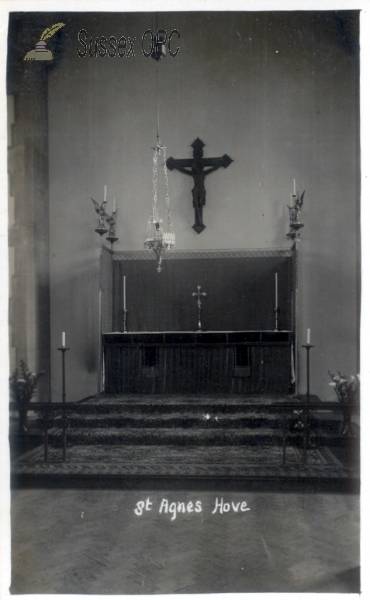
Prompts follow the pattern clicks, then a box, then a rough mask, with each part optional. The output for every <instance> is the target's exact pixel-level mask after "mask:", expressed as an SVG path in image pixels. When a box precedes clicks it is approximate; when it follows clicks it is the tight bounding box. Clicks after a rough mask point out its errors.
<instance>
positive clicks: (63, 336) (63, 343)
mask: <svg viewBox="0 0 370 600" xmlns="http://www.w3.org/2000/svg"><path fill="white" fill-rule="evenodd" d="M65 345H66V334H65V332H64V331H62V347H63V348H64V347H65Z"/></svg>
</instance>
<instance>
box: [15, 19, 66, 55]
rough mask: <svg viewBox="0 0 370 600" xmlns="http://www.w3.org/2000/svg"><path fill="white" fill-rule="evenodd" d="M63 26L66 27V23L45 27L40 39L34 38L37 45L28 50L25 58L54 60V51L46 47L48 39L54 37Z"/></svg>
mask: <svg viewBox="0 0 370 600" xmlns="http://www.w3.org/2000/svg"><path fill="white" fill-rule="evenodd" d="M62 27H65V23H55V24H54V25H52V26H51V27H47V28H46V29H44V31H43V32H42V34H41V36H40V39H39V40H38V39H36V38H33V39H34V40H35V42H36V45H35V47H34V49H33V50H30V51H29V52H27V54H26V56H25V57H24V59H23V60H54V54H53V52H52V51H51V50H48V49H47V47H46V40H48V39H50V38H51V37H53V35H54V34H55V33H56V32H57V31H59V29H61V28H62Z"/></svg>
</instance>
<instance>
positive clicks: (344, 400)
mask: <svg viewBox="0 0 370 600" xmlns="http://www.w3.org/2000/svg"><path fill="white" fill-rule="evenodd" d="M328 373H329V375H330V377H331V379H332V381H331V382H330V383H329V385H330V386H332V387H333V388H334V390H335V393H336V395H337V398H338V400H339V402H340V403H341V404H352V403H353V402H355V401H356V400H358V397H359V391H360V376H359V375H356V377H354V376H353V375H351V377H350V378H348V377H346V376H345V375H342V374H341V373H339V371H338V374H337V375H334V374H333V373H330V371H328Z"/></svg>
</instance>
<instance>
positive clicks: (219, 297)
mask: <svg viewBox="0 0 370 600" xmlns="http://www.w3.org/2000/svg"><path fill="white" fill-rule="evenodd" d="M275 273H278V282H279V307H280V327H279V329H292V325H291V290H292V259H291V258H287V257H248V258H197V259H178V260H177V259H171V260H168V261H165V262H164V263H163V268H162V272H161V273H157V270H156V263H155V262H154V261H153V260H116V261H114V298H113V307H114V308H113V313H114V323H113V329H114V331H120V330H122V307H123V276H124V275H125V276H126V300H127V310H128V330H129V331H194V330H196V329H197V302H196V298H193V297H192V295H191V294H192V293H193V292H195V291H196V290H197V285H201V286H202V291H204V292H206V293H207V296H206V297H205V298H202V305H203V311H202V325H203V329H204V330H208V331H212V330H214V331H238V330H269V329H274V324H275V322H274V306H275Z"/></svg>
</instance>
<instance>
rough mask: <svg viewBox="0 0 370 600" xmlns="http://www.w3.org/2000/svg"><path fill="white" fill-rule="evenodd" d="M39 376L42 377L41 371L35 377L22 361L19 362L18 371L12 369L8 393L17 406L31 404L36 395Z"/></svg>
mask: <svg viewBox="0 0 370 600" xmlns="http://www.w3.org/2000/svg"><path fill="white" fill-rule="evenodd" d="M41 375H43V372H42V371H40V373H38V374H37V375H36V373H31V371H30V370H29V368H28V367H27V365H26V363H25V362H24V361H23V360H21V361H20V371H19V369H18V368H16V369H14V371H13V373H12V374H11V376H10V378H9V381H10V393H11V395H12V397H13V399H14V401H15V402H16V403H17V404H20V405H24V404H27V403H28V402H31V399H32V398H33V397H34V395H35V394H36V390H37V384H38V381H39V379H40V377H41Z"/></svg>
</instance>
